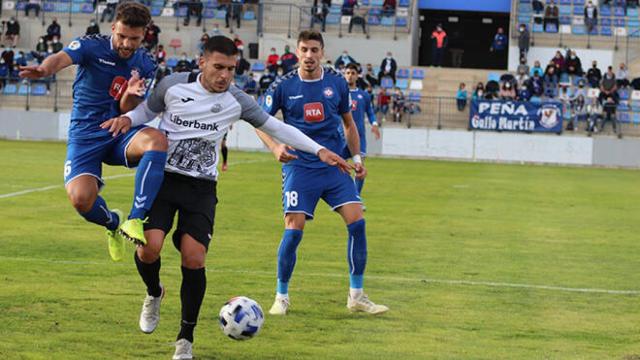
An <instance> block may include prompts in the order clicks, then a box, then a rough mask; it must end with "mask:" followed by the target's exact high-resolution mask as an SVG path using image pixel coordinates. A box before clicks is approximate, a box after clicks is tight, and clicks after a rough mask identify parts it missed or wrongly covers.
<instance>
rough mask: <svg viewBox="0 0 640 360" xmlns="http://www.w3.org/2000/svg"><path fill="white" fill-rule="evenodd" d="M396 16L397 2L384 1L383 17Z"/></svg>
mask: <svg viewBox="0 0 640 360" xmlns="http://www.w3.org/2000/svg"><path fill="white" fill-rule="evenodd" d="M395 14H396V0H384V2H383V3H382V16H393V15H395Z"/></svg>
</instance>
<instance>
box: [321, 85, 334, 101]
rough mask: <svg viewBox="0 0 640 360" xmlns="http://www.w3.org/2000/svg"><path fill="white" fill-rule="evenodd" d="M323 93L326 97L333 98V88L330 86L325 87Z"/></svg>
mask: <svg viewBox="0 0 640 360" xmlns="http://www.w3.org/2000/svg"><path fill="white" fill-rule="evenodd" d="M322 93H323V94H324V97H326V98H327V99H331V98H332V97H333V89H332V88H330V87H326V88H324V90H323V91H322Z"/></svg>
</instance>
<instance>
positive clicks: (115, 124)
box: [100, 101, 158, 136]
mask: <svg viewBox="0 0 640 360" xmlns="http://www.w3.org/2000/svg"><path fill="white" fill-rule="evenodd" d="M156 116H158V113H156V112H154V111H152V110H151V109H149V106H148V104H147V101H145V102H143V103H142V104H140V105H138V106H136V108H135V109H133V110H131V111H129V112H128V113H126V114H124V115H121V116H118V117H114V118H112V119H109V120H107V121H105V122H103V123H102V124H100V127H101V128H103V129H108V130H109V132H110V133H111V134H113V136H118V135H119V134H125V133H126V132H127V131H129V129H131V127H132V126H140V125H142V124H146V123H148V122H149V121H151V120H153V119H155V118H156Z"/></svg>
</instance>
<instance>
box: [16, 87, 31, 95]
mask: <svg viewBox="0 0 640 360" xmlns="http://www.w3.org/2000/svg"><path fill="white" fill-rule="evenodd" d="M28 93H29V85H27V84H20V87H19V88H18V95H27V94H28Z"/></svg>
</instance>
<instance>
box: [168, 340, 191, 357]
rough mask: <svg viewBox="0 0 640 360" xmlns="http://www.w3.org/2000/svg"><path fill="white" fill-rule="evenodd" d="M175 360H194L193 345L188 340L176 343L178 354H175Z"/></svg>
mask: <svg viewBox="0 0 640 360" xmlns="http://www.w3.org/2000/svg"><path fill="white" fill-rule="evenodd" d="M172 359H173V360H191V359H193V344H192V343H191V342H189V340H187V339H180V340H178V341H176V352H175V353H173V358H172Z"/></svg>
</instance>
